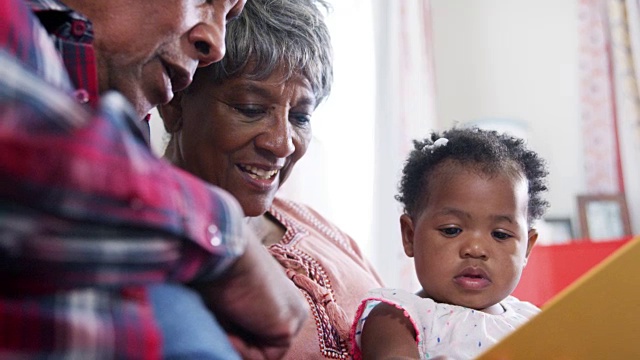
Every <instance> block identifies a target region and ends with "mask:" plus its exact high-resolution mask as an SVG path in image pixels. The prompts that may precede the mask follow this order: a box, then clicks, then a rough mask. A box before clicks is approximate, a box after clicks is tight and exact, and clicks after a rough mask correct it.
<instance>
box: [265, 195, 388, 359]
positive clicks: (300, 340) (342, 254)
mask: <svg viewBox="0 0 640 360" xmlns="http://www.w3.org/2000/svg"><path fill="white" fill-rule="evenodd" d="M269 214H271V215H272V216H274V217H275V218H276V219H277V220H278V221H279V222H280V223H282V224H283V225H284V227H285V228H286V233H285V235H284V237H283V239H282V240H281V241H280V242H279V243H277V244H273V245H271V246H269V251H270V252H271V254H272V255H273V256H274V257H275V258H276V260H278V261H279V262H280V264H282V265H283V266H284V267H285V269H286V271H287V275H288V276H289V277H290V278H291V280H292V281H293V282H294V283H295V284H296V286H298V288H300V291H302V293H303V294H304V296H305V298H306V299H307V302H308V303H309V311H310V312H311V314H310V316H309V319H308V320H307V321H306V323H305V324H304V327H303V329H302V330H301V331H300V333H299V335H298V336H297V337H296V338H295V339H294V341H293V344H292V346H291V349H290V350H289V352H288V353H287V355H286V356H285V359H305V360H306V359H324V358H330V359H349V358H351V355H350V352H349V351H350V348H349V327H350V326H351V322H352V320H353V317H354V316H355V312H356V309H357V308H358V304H359V302H360V300H361V299H362V297H363V296H364V295H365V294H366V293H367V291H368V290H370V289H373V288H377V287H381V286H382V281H381V280H380V277H379V276H378V274H377V273H376V271H375V270H374V269H373V267H372V266H371V264H370V263H369V262H368V261H367V260H366V259H364V257H363V256H362V253H361V252H360V249H359V248H358V245H357V244H356V242H355V241H354V240H353V239H352V238H351V237H349V236H348V235H347V234H345V233H344V232H342V231H341V230H339V229H338V228H337V227H336V226H335V225H333V224H331V223H330V222H329V221H328V220H327V219H325V218H324V217H322V216H321V215H320V214H318V213H317V212H315V211H314V210H313V209H311V208H309V207H307V206H305V205H302V204H298V203H294V202H292V201H289V200H284V199H279V198H276V199H274V201H273V204H272V206H271V209H270V210H269Z"/></svg>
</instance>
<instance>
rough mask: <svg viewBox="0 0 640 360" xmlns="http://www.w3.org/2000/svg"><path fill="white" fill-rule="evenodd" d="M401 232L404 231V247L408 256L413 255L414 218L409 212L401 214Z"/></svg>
mask: <svg viewBox="0 0 640 360" xmlns="http://www.w3.org/2000/svg"><path fill="white" fill-rule="evenodd" d="M400 232H401V233H402V247H403V248H404V253H405V254H406V255H407V256H408V257H413V234H414V233H415V232H414V228H413V220H412V219H411V216H409V215H408V214H402V215H400Z"/></svg>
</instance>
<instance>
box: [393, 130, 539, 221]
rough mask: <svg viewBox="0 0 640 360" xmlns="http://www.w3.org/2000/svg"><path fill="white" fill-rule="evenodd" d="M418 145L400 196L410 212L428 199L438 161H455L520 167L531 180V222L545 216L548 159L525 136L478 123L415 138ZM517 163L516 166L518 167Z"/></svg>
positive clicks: (482, 167)
mask: <svg viewBox="0 0 640 360" xmlns="http://www.w3.org/2000/svg"><path fill="white" fill-rule="evenodd" d="M441 138H446V139H448V142H447V143H446V144H445V145H442V146H438V145H439V143H440V142H442V141H443V140H441V141H440V142H439V143H437V144H436V145H434V142H436V141H437V140H438V139H441ZM413 146H414V149H413V150H412V151H411V153H410V154H409V156H408V158H407V160H406V162H405V165H404V168H403V170H402V179H401V181H400V185H399V187H398V190H399V194H398V195H396V197H395V198H396V200H398V201H399V202H400V203H402V204H403V206H404V212H405V213H406V214H408V215H409V216H412V217H413V216H415V215H417V213H418V211H419V210H420V208H419V207H420V206H421V205H422V204H425V203H426V201H428V195H429V194H428V189H429V181H430V180H431V177H432V176H433V174H434V172H436V171H437V169H438V168H439V167H438V165H440V164H442V163H443V162H445V161H454V162H457V163H459V164H462V165H465V166H466V165H468V166H469V168H470V169H474V170H479V171H482V172H483V173H486V174H497V173H502V172H505V171H507V172H508V171H513V169H516V171H517V172H518V173H520V174H522V175H524V177H526V179H527V180H528V183H529V205H528V215H527V220H528V222H529V224H530V225H531V223H532V222H533V220H535V219H539V218H540V217H542V215H543V214H544V212H545V211H546V209H547V207H549V203H548V202H547V201H546V200H545V199H543V198H542V195H541V193H542V192H544V191H546V190H547V186H546V180H545V177H546V176H547V174H548V173H549V172H548V171H547V167H546V163H545V161H544V160H543V159H542V158H541V157H540V156H538V154H537V153H535V152H534V151H531V150H528V149H527V148H526V146H525V142H524V140H522V139H519V138H515V137H513V136H510V135H508V134H500V133H498V132H497V131H493V130H482V129H479V128H477V127H454V128H452V129H450V130H447V131H444V132H443V133H442V134H439V133H437V132H433V133H432V134H431V136H430V137H427V138H425V139H424V140H422V141H418V140H414V141H413ZM514 166H515V167H514Z"/></svg>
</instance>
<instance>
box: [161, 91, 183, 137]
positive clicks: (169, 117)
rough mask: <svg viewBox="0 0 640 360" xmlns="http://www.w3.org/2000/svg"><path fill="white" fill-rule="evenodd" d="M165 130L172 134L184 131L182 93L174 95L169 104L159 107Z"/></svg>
mask: <svg viewBox="0 0 640 360" xmlns="http://www.w3.org/2000/svg"><path fill="white" fill-rule="evenodd" d="M158 113H160V117H161V118H162V122H163V123H164V129H165V130H166V131H167V132H168V133H170V134H172V133H175V132H178V131H179V130H180V129H182V92H177V93H175V94H174V96H173V99H171V101H169V103H168V104H164V105H158Z"/></svg>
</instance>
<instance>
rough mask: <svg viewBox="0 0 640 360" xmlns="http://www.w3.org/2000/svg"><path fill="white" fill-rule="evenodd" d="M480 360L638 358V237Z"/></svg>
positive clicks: (639, 320) (639, 289) (639, 242)
mask: <svg viewBox="0 0 640 360" xmlns="http://www.w3.org/2000/svg"><path fill="white" fill-rule="evenodd" d="M567 261H571V259H570V258H568V259H567ZM477 359H479V360H490V359H491V360H494V359H495V360H498V359H499V360H528V359H531V360H534V359H535V360H540V359H550V360H553V359H562V360H572V359H575V360H582V359H640V236H638V237H636V238H634V239H632V240H630V241H629V242H628V243H627V244H625V245H624V246H623V247H621V248H620V249H618V250H617V251H616V252H615V253H613V254H612V255H611V256H609V257H608V258H607V259H605V260H604V261H602V262H601V263H600V264H598V265H597V266H596V267H594V268H593V269H591V270H590V271H589V272H587V273H586V274H585V275H584V276H582V277H581V278H580V279H578V280H577V281H576V282H575V283H573V284H571V285H570V286H569V287H567V288H566V289H564V290H563V291H562V292H560V293H559V294H558V295H557V296H556V297H554V298H553V299H551V300H550V301H549V302H548V303H547V304H546V305H545V306H544V307H543V308H542V311H541V312H540V314H538V315H537V316H536V317H534V318H533V319H531V320H530V321H529V322H527V323H526V324H525V325H523V326H522V327H520V328H518V329H517V330H516V331H514V332H513V333H512V334H510V335H509V336H507V337H506V338H504V339H502V341H500V342H499V343H498V344H496V345H494V346H493V347H491V348H489V349H488V350H487V351H486V352H485V353H483V354H481V355H480V356H479V357H478V358H477Z"/></svg>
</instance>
